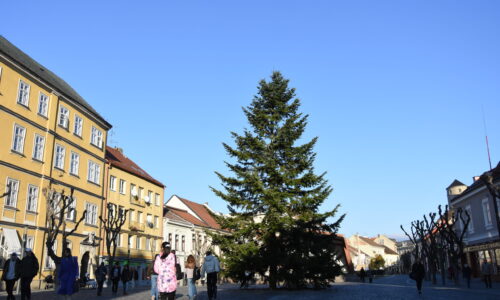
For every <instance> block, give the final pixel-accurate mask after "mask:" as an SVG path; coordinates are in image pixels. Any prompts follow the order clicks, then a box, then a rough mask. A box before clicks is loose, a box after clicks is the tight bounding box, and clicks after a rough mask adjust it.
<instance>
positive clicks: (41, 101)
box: [38, 92, 49, 118]
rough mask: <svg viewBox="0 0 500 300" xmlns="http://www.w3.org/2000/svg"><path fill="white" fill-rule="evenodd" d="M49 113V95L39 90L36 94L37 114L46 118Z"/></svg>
mask: <svg viewBox="0 0 500 300" xmlns="http://www.w3.org/2000/svg"><path fill="white" fill-rule="evenodd" d="M48 113H49V96H47V95H45V94H44V93H42V92H40V94H39V95H38V114H39V115H40V116H44V117H46V118H47V116H48Z"/></svg>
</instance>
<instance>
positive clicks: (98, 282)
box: [97, 280, 104, 296]
mask: <svg viewBox="0 0 500 300" xmlns="http://www.w3.org/2000/svg"><path fill="white" fill-rule="evenodd" d="M103 285H104V280H97V296H100V295H101V294H102V286H103Z"/></svg>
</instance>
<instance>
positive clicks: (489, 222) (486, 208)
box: [481, 198, 493, 229]
mask: <svg viewBox="0 0 500 300" xmlns="http://www.w3.org/2000/svg"><path fill="white" fill-rule="evenodd" d="M481 207H482V208H483V218H484V226H485V227H486V229H491V228H493V218H492V217H491V209H490V202H489V199H488V198H485V199H483V200H482V201H481Z"/></svg>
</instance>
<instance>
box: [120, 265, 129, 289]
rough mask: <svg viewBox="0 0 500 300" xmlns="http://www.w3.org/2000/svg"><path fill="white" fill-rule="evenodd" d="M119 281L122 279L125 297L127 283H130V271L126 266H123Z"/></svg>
mask: <svg viewBox="0 0 500 300" xmlns="http://www.w3.org/2000/svg"><path fill="white" fill-rule="evenodd" d="M121 279H122V284H123V294H124V295H127V282H129V281H130V269H129V267H128V264H126V265H125V266H123V270H122V274H121Z"/></svg>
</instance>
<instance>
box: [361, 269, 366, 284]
mask: <svg viewBox="0 0 500 300" xmlns="http://www.w3.org/2000/svg"><path fill="white" fill-rule="evenodd" d="M365 277H366V272H365V269H364V268H363V267H362V268H361V270H359V278H360V279H361V282H365Z"/></svg>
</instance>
